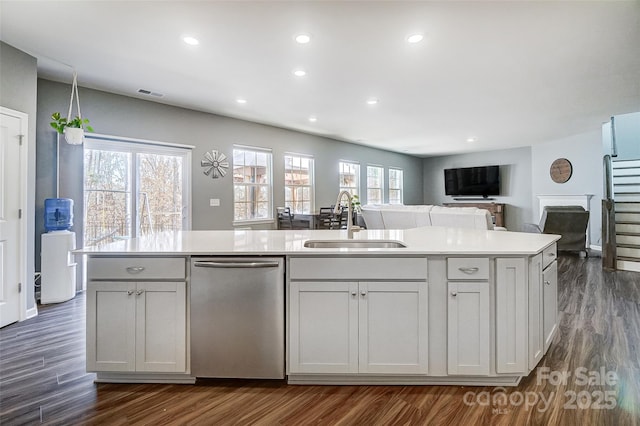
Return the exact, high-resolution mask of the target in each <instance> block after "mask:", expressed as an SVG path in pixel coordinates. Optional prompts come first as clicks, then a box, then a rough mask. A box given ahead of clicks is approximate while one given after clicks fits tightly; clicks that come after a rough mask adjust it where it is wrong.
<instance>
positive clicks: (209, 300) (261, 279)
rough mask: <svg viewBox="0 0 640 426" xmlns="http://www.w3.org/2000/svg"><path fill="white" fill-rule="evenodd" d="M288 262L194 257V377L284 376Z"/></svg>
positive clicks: (261, 377)
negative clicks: (285, 263)
mask: <svg viewBox="0 0 640 426" xmlns="http://www.w3.org/2000/svg"><path fill="white" fill-rule="evenodd" d="M284 346H285V341H284V261H283V258H278V257H259V258H258V257H235V258H228V257H192V259H191V373H192V374H193V375H194V376H196V377H233V378H260V379H282V378H284V350H285V349H284Z"/></svg>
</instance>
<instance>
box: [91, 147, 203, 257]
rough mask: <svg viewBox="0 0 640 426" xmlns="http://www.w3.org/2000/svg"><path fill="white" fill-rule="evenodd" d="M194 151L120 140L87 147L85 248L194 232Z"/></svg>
mask: <svg viewBox="0 0 640 426" xmlns="http://www.w3.org/2000/svg"><path fill="white" fill-rule="evenodd" d="M190 165H191V150H190V149H189V148H188V147H175V146H167V145H165V144H160V143H158V144H152V143H148V142H145V143H136V142H133V141H131V140H120V139H118V138H94V137H87V138H86V142H85V146H84V235H83V239H84V246H85V247H89V246H95V245H100V244H105V243H109V242H112V241H116V240H122V239H128V238H133V237H138V236H142V235H150V234H154V233H156V232H162V231H174V230H180V229H189V228H190V226H191V225H190V207H189V194H191V188H190V185H191V183H190V179H189V177H190V176H191V171H190Z"/></svg>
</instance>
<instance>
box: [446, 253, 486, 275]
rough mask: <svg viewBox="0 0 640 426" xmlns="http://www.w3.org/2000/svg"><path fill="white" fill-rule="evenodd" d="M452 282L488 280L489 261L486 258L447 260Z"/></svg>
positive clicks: (448, 272)
mask: <svg viewBox="0 0 640 426" xmlns="http://www.w3.org/2000/svg"><path fill="white" fill-rule="evenodd" d="M447 278H449V279H450V280H488V279H489V259H487V258H484V257H451V258H448V259H447Z"/></svg>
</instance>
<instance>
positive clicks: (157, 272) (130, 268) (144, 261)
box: [87, 256, 187, 281]
mask: <svg viewBox="0 0 640 426" xmlns="http://www.w3.org/2000/svg"><path fill="white" fill-rule="evenodd" d="M186 265H187V261H186V259H185V258H184V257H133V256H131V257H90V258H89V261H88V270H87V275H88V277H89V279H109V280H122V279H126V280H131V281H135V280H148V279H155V280H175V279H185V277H186V272H187V266H186Z"/></svg>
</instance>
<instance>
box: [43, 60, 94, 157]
mask: <svg viewBox="0 0 640 426" xmlns="http://www.w3.org/2000/svg"><path fill="white" fill-rule="evenodd" d="M73 98H75V99H76V109H77V110H78V115H76V117H75V118H73V119H71V111H72V110H73ZM51 119H52V120H53V121H52V122H51V127H53V128H54V129H56V130H57V131H58V133H62V134H64V138H65V140H66V141H67V143H69V144H71V145H80V144H82V142H83V141H84V128H85V124H86V125H87V126H86V128H87V130H88V131H90V132H93V128H92V127H91V126H89V125H88V124H89V120H88V119H86V118H84V119H83V118H82V112H80V95H79V94H78V73H77V71H76V70H73V83H72V84H71V99H69V112H68V114H67V118H63V117H62V116H61V115H60V113H59V112H56V113H53V115H51Z"/></svg>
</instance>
